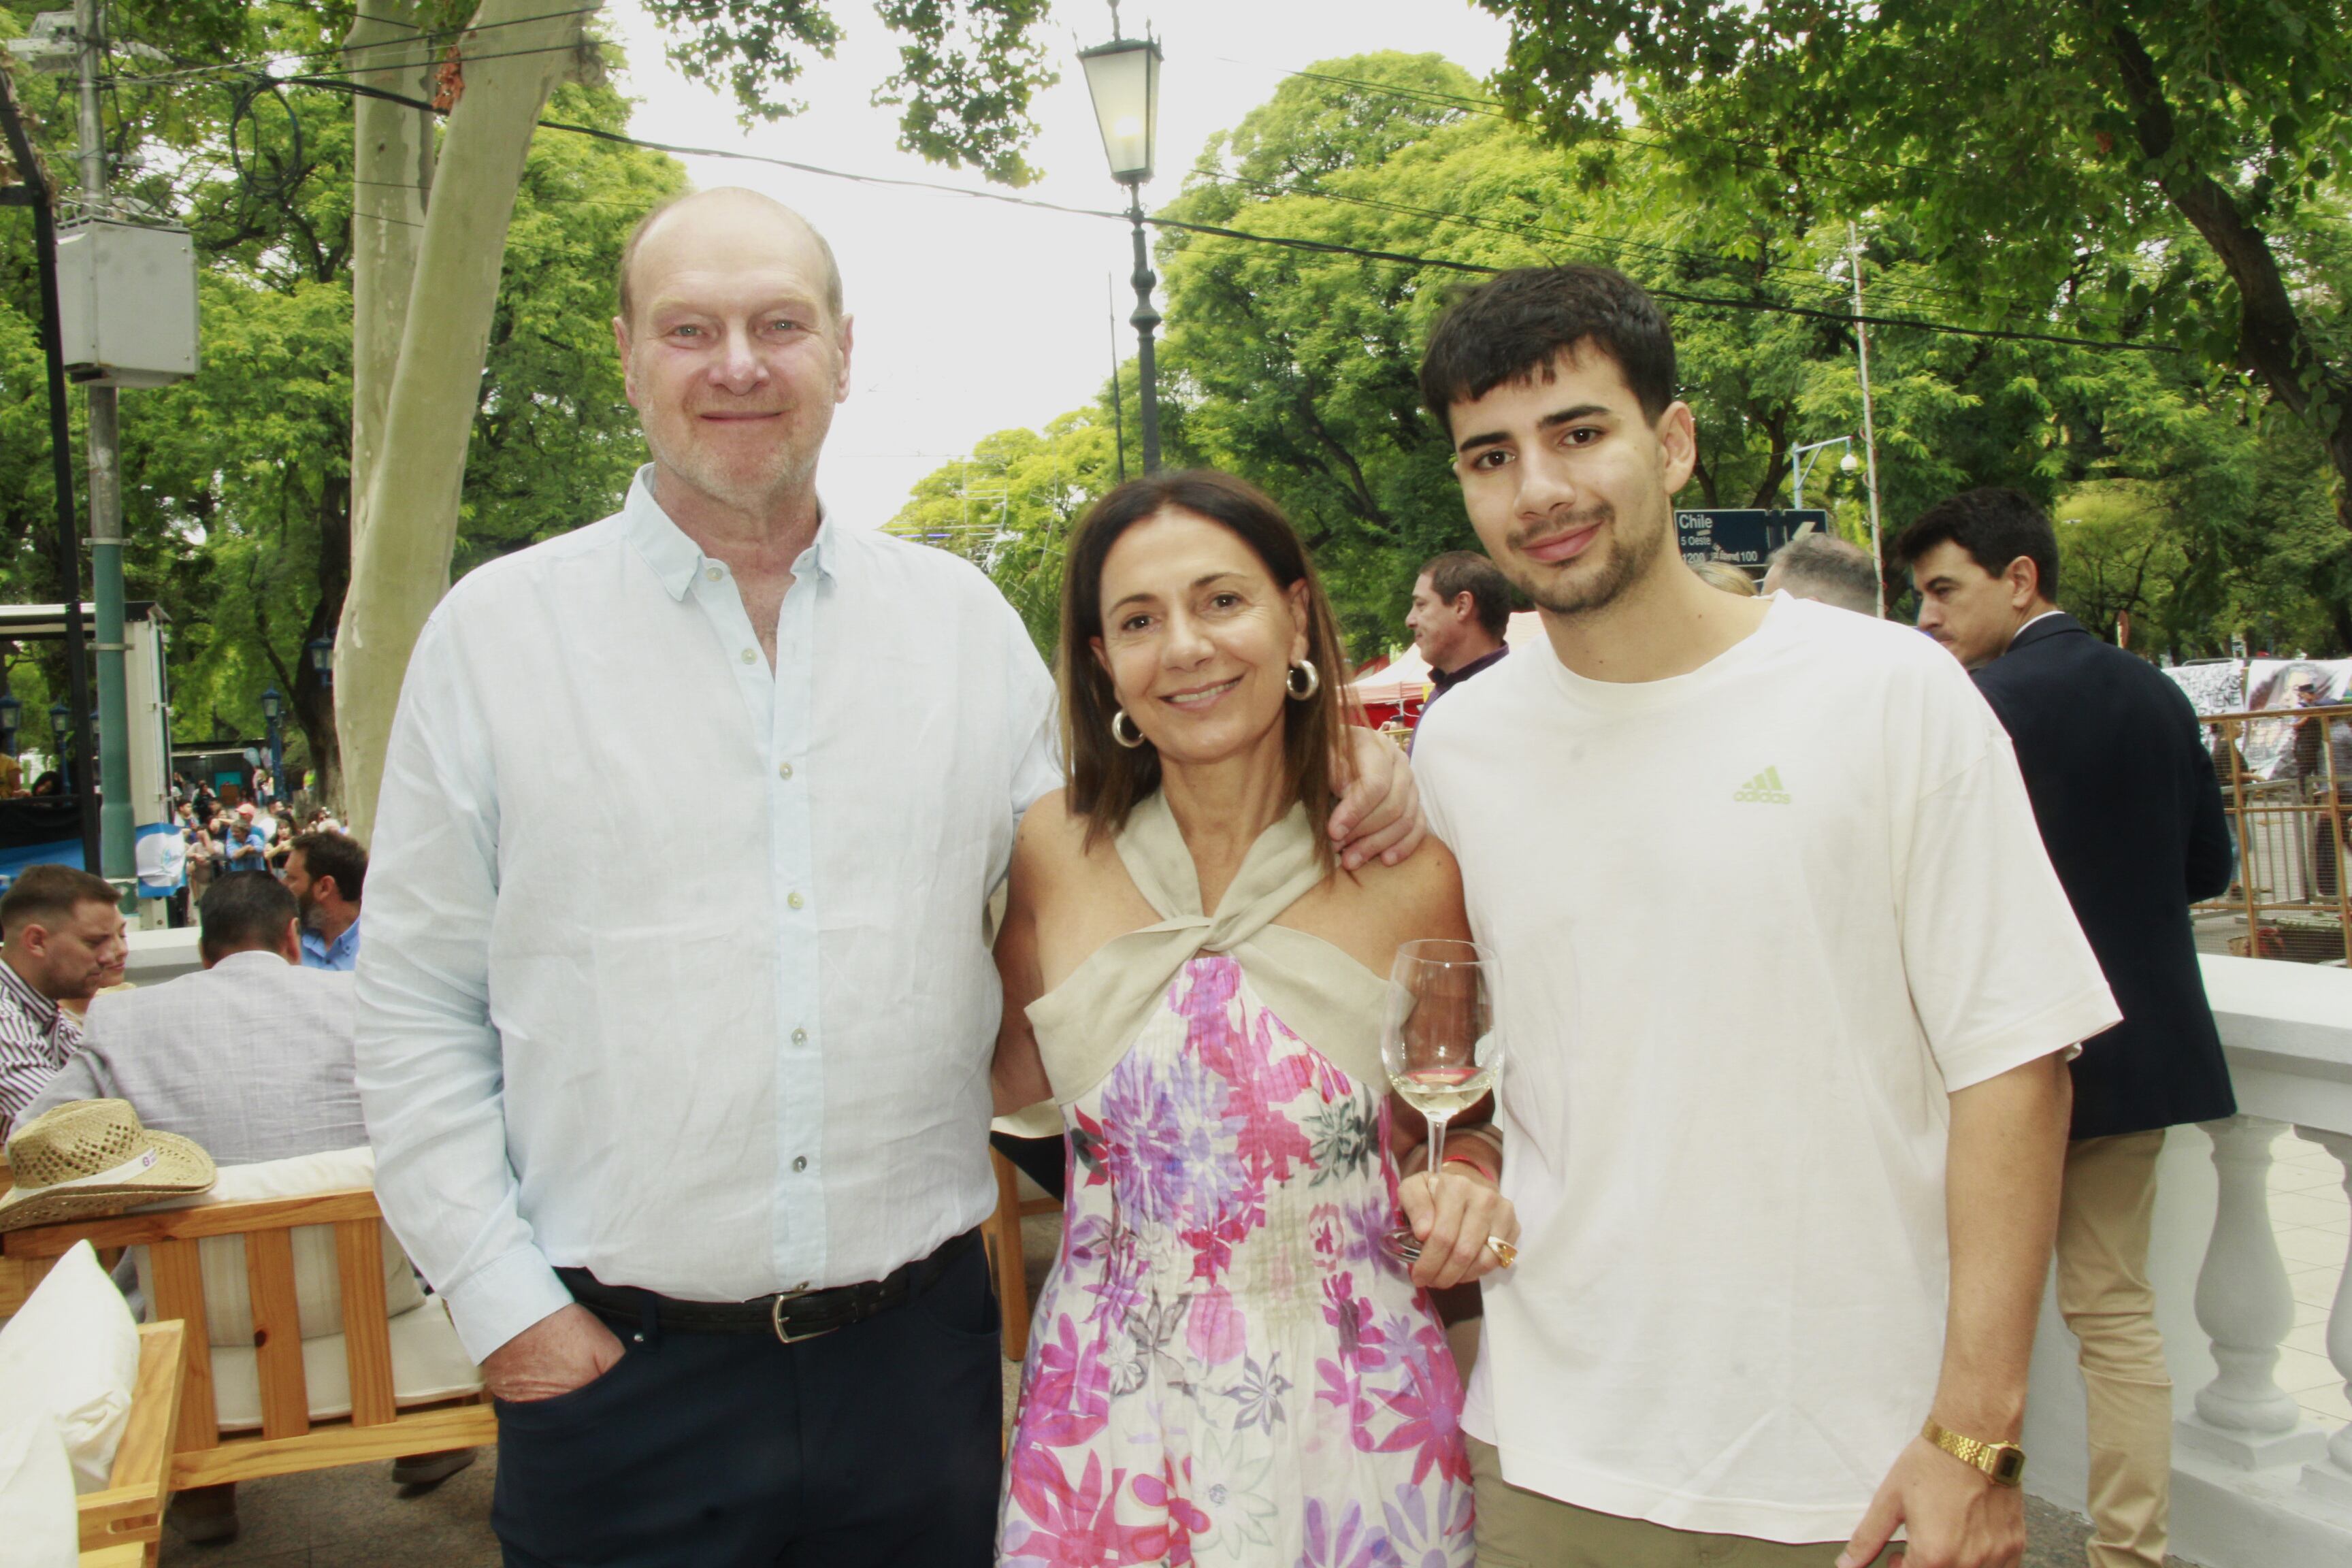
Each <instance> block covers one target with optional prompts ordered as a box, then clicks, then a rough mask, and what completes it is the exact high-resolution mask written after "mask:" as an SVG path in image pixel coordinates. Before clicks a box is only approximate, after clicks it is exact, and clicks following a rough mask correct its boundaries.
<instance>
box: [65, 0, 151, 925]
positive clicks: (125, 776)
mask: <svg viewBox="0 0 2352 1568" xmlns="http://www.w3.org/2000/svg"><path fill="white" fill-rule="evenodd" d="M74 31H75V33H76V35H77V42H78V43H79V46H80V52H79V69H80V76H81V116H80V119H81V124H80V130H81V203H82V213H83V216H86V217H94V218H95V217H103V216H105V215H106V212H107V198H106V143H105V131H104V127H103V126H102V125H101V124H100V121H99V115H98V77H99V71H100V68H101V66H102V65H103V64H104V54H105V49H104V43H105V40H104V36H103V34H102V33H101V32H100V21H99V0H74ZM84 390H85V395H86V396H88V398H89V569H90V595H91V597H92V599H93V600H94V601H95V602H96V606H97V611H98V615H97V624H96V625H95V626H93V627H92V628H91V632H92V637H91V641H92V643H93V644H94V645H95V647H96V651H97V654H98V783H99V791H100V795H99V812H98V826H99V858H100V866H101V869H102V874H103V875H105V876H107V877H110V878H116V879H121V878H129V877H133V876H136V875H137V874H138V864H137V858H136V857H137V850H136V847H135V845H134V842H133V833H132V828H131V755H130V752H129V749H128V742H129V741H130V739H131V699H130V689H129V686H128V684H127V682H126V680H125V677H124V670H123V659H122V654H123V632H122V437H121V425H120V423H119V420H118V413H119V409H118V405H117V404H116V401H115V400H116V397H117V396H118V394H117V392H116V389H115V388H114V387H112V386H109V385H102V384H98V383H95V382H93V383H92V384H90V385H89V386H88V387H87V388H85V389H84ZM74 722H75V724H76V725H77V726H79V725H80V724H82V723H84V722H86V721H85V719H84V717H83V716H82V715H81V714H79V713H77V714H75V715H74Z"/></svg>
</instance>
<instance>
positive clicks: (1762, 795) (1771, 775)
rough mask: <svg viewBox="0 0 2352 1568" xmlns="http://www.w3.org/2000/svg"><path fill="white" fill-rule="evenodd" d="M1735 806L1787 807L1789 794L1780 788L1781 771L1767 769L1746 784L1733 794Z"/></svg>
mask: <svg viewBox="0 0 2352 1568" xmlns="http://www.w3.org/2000/svg"><path fill="white" fill-rule="evenodd" d="M1731 798H1732V801H1733V802H1734V803H1735V804H1747V805H1788V804H1789V792H1788V791H1787V790H1786V789H1783V788H1782V787H1781V786H1780V769H1779V768H1766V769H1765V770H1764V771H1763V772H1762V773H1758V774H1757V775H1756V776H1755V777H1754V778H1752V779H1749V780H1748V782H1747V783H1746V784H1741V785H1740V786H1739V787H1738V789H1736V790H1733V791H1732V792H1731Z"/></svg>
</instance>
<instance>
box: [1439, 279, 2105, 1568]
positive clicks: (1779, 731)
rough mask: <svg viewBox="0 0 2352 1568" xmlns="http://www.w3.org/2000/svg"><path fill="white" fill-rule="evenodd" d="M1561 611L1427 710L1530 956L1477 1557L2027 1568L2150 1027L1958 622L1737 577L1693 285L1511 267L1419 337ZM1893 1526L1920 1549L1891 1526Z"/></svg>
mask: <svg viewBox="0 0 2352 1568" xmlns="http://www.w3.org/2000/svg"><path fill="white" fill-rule="evenodd" d="M1422 387H1423V395H1425V396H1426V397H1427V399H1428V401H1429V403H1430V406H1431V408H1432V410H1433V412H1434V413H1435V414H1436V415H1437V416H1438V417H1439V419H1440V420H1441V421H1442V422H1443V424H1444V426H1445V427H1446V428H1447V430H1448V432H1449V434H1450V437H1451V440H1452V443H1453V446H1454V451H1455V471H1456V474H1457V476H1458V477H1459V478H1460V479H1461V482H1462V491H1463V498H1464V501H1465V506H1466V508H1467V510H1468V511H1469V514H1470V521H1471V522H1472V525H1473V526H1474V527H1475V529H1476V530H1477V532H1478V536H1479V538H1480V540H1481V541H1482V542H1484V543H1485V545H1486V552H1487V553H1488V554H1489V555H1490V556H1492V557H1493V558H1494V561H1495V563H1496V565H1498V566H1499V567H1501V568H1502V570H1503V572H1504V574H1506V575H1507V576H1508V577H1509V578H1510V579H1511V580H1512V581H1513V583H1515V584H1517V586H1518V588H1519V589H1520V591H1521V592H1523V593H1525V594H1526V595H1528V598H1529V599H1531V600H1532V601H1534V603H1535V605H1537V607H1538V609H1539V610H1540V611H1541V612H1542V614H1543V620H1544V626H1545V630H1546V632H1547V634H1548V640H1547V643H1545V644H1541V645H1537V646H1535V647H1529V648H1528V649H1527V650H1525V657H1523V658H1510V659H1506V660H1504V661H1503V662H1502V664H1500V665H1499V666H1497V667H1496V668H1495V669H1494V670H1492V671H1489V672H1488V673H1487V674H1486V676H1485V677H1484V678H1483V679H1480V680H1477V681H1475V682H1473V683H1472V684H1470V685H1469V686H1466V687H1465V688H1464V689H1462V690H1461V691H1460V692H1457V693H1455V694H1454V696H1452V697H1451V698H1449V699H1448V700H1446V701H1445V702H1444V703H1443V704H1441V705H1439V706H1438V707H1437V708H1436V709H1435V710H1433V711H1432V713H1431V714H1430V716H1429V718H1428V720H1427V721H1426V722H1425V723H1424V724H1423V728H1422V731H1421V734H1420V737H1419V742H1418V744H1417V745H1416V747H1415V754H1414V760H1415V765H1416V767H1417V769H1418V770H1419V772H1420V774H1421V778H1422V787H1423V792H1424V798H1425V799H1426V800H1427V801H1428V803H1429V805H1430V811H1431V820H1432V825H1433V827H1435V829H1436V830H1437V831H1438V833H1439V834H1440V835H1441V836H1442V837H1444V839H1445V840H1446V842H1447V843H1449V844H1450V845H1452V846H1453V847H1454V853H1455V854H1456V855H1457V856H1458V857H1460V858H1461V861H1462V868H1463V875H1464V879H1465V883H1466V887H1467V892H1468V897H1469V904H1470V918H1471V922H1472V924H1473V925H1474V927H1475V929H1476V931H1477V935H1478V939H1479V940H1480V941H1481V942H1484V943H1486V944H1487V945H1488V946H1489V947H1490V948H1491V949H1492V950H1493V951H1494V952H1495V953H1496V956H1497V959H1498V967H1499V970H1500V976H1501V979H1500V990H1499V1002H1500V1007H1501V1016H1502V1027H1503V1029H1504V1031H1505V1038H1506V1039H1507V1041H1508V1044H1509V1058H1508V1068H1507V1072H1506V1073H1505V1075H1504V1088H1503V1100H1502V1111H1501V1116H1500V1118H1499V1121H1498V1125H1500V1126H1501V1127H1502V1128H1503V1130H1504V1134H1505V1137H1506V1139H1507V1144H1508V1148H1509V1162H1508V1164H1507V1168H1506V1173H1505V1176H1504V1190H1505V1192H1506V1193H1507V1194H1509V1195H1510V1196H1511V1198H1512V1199H1513V1200H1514V1202H1516V1203H1517V1205H1518V1211H1519V1214H1520V1216H1521V1218H1522V1220H1523V1222H1524V1224H1525V1227H1526V1228H1525V1235H1524V1236H1523V1237H1522V1239H1521V1248H1520V1255H1519V1259H1518V1263H1517V1267H1516V1268H1513V1269H1511V1270H1509V1271H1507V1273H1497V1274H1496V1275H1494V1276H1492V1277H1490V1278H1489V1279H1488V1281H1487V1284H1486V1325H1487V1326H1486V1342H1485V1346H1484V1349H1483V1352H1482V1355H1481V1358H1480V1362H1479V1364H1478V1367H1477V1370H1476V1372H1475V1375H1474V1378H1473V1380H1472V1384H1471V1390H1470V1402H1469V1408H1468V1411H1467V1412H1466V1414H1465V1422H1464V1425H1465V1427H1466V1428H1467V1429H1468V1431H1469V1432H1470V1433H1471V1434H1472V1436H1473V1437H1474V1439H1475V1440H1474V1442H1473V1445H1472V1456H1473V1461H1474V1464H1475V1467H1476V1468H1477V1475H1478V1526H1479V1562H1480V1563H1481V1564H1484V1565H1486V1568H1522V1565H1524V1568H1536V1565H1538V1564H1540V1565H1542V1568H1576V1565H1585V1564H1589V1565H1591V1568H1652V1565H1665V1568H1679V1565H1682V1564H1693V1565H1696V1564H1699V1563H1710V1564H1713V1563H1737V1564H1757V1565H1762V1564H1780V1563H1786V1564H1791V1565H1795V1564H1808V1565H1811V1564H1819V1565H1820V1568H1829V1565H1830V1564H1832V1563H1837V1564H1840V1565H1841V1568H1853V1564H1859V1563H1870V1562H1873V1561H1879V1560H1883V1561H1888V1562H1891V1561H1894V1560H1895V1559H1894V1553H1893V1552H1890V1551H1889V1550H1888V1542H1889V1541H1890V1540H1891V1539H1892V1537H1893V1536H1894V1535H1895V1532H1896V1531H1898V1529H1899V1530H1900V1531H1903V1532H1904V1533H1906V1534H1907V1536H1908V1538H1909V1543H1910V1544H1909V1548H1908V1550H1909V1552H1910V1564H1911V1568H2011V1565H2013V1564H2015V1563H2017V1562H2018V1560H2019V1557H2020V1555H2021V1552H2023V1549H2024V1544H2025V1524H2024V1509H2023V1501H2022V1498H2021V1494H2020V1492H2019V1491H2018V1489H2017V1488H2016V1486H2015V1479H2016V1477H2015V1472H2016V1470H2017V1468H2018V1467H2019V1461H2020V1458H2021V1457H2020V1456H2019V1455H2018V1453H2017V1450H2016V1448H2015V1447H2014V1445H2015V1442H2016V1439H2017V1436H2018V1434H2019V1428H2020V1425H2021V1420H2022V1417H2023V1415H2024V1405H2025V1383H2026V1365H2027V1360H2028V1355H2029V1352H2031V1349H2032V1338H2033V1326H2034V1320H2035V1316H2036V1311H2037V1309H2038V1307H2039V1304H2040V1301H2041V1297H2042V1278H2043V1272H2044V1269H2045V1268H2046V1267H2047V1264H2048V1261H2049V1258H2050V1251H2051V1241H2052V1236H2053V1230H2054V1226H2055V1223H2056V1215H2057V1202H2058V1184H2059V1173H2060V1170H2061V1165H2062V1162H2063V1155H2064V1151H2065V1137H2066V1116H2067V1078H2066V1073H2065V1070H2064V1068H2063V1060H2064V1058H2065V1057H2066V1055H2067V1054H2068V1053H2069V1051H2070V1048H2071V1047H2073V1046H2074V1044H2075V1043H2076V1042H2078V1041H2080V1040H2082V1039H2084V1038H2085V1037H2088V1036H2091V1035H2094V1034H2096V1033H2097V1032H2098V1031H2100V1030H2102V1029H2105V1028H2106V1027H2108V1026H2110V1025H2112V1024H2114V1023H2115V1022H2116V1017H2117V1015H2116V1008H2115V1005H2114V1003H2113V1002H2112V1000H2111V999H2110V997H2109V996H2108V994H2107V989H2106V985H2105V982H2104V981H2103V980H2102V979H2101V977H2100V972H2099V968H2098V964H2097V963H2096V961H2095V959H2094V958H2093V956H2092V953H2091V951H2090V948H2089V946H2088V945H2087V944H2086V943H2085V942H2084V939H2083V936H2082V933H2081V931H2079V930H2078V929H2077V927H2076V925H2075V923H2074V915H2073V913H2072V911H2071V910H2070V909H2069V907H2068V905H2067V902H2066V898H2065V894H2064V892H2063V889H2061V888H2060V886H2059V884H2058V881H2057V879H2056V877H2055V876H2054V875H2053V872H2052V871H2051V868H2050V864H2049V861H2048V858H2046V856H2045V854H2044V852H2043V850H2042V841H2041V838H2040V836H2039V835H2038V834H2037V832H2036V831H2035V828H2034V823H2033V816H2032V808H2031V806H2030V805H2029V804H2028V801H2027V798H2026V795H2025V790H2024V786H2023V784H2022V783H2021V781H2020V779H2019V776H2018V771H2017V765H2016V763H2015V760H2014V759H2013V757H2012V756H2011V752H2010V749H2009V742H2008V740H2007V738H2006V737H2005V736H2004V734H2003V733H2002V731H2001V729H2000V725H1999V724H1998V723H1997V722H1996V721H1995V720H1994V718H1993V716H1992V714H1991V712H1990V710H1988V709H1987V708H1986V706H1985V703H1984V700H1982V699H1981V698H1980V697H1979V696H1978V695H1977V692H1976V691H1975V689H1974V688H1973V687H1971V685H1970V684H1969V680H1968V679H1967V677H1966V675H1965V674H1964V673H1963V672H1962V671H1961V670H1960V669H1959V668H1958V666H1957V665H1955V664H1954V663H1953V662H1952V661H1951V659H1950V658H1948V657H1947V656H1946V655H1945V654H1944V653H1943V652H1942V651H1941V650H1940V649H1939V648H1937V647H1936V646H1935V645H1934V644H1933V643H1931V642H1929V641H1928V640H1927V639H1926V638H1925V637H1920V636H1918V635H1917V634H1916V633H1914V632H1911V631H1908V630H1905V629H1903V628H1900V627H1897V626H1893V625H1890V624H1888V623H1886V622H1884V621H1880V620H1877V619H1874V618H1872V617H1867V616H1855V615H1853V614H1850V613H1848V612H1845V611H1842V610H1836V609H1832V608H1830V607H1828V606H1825V605H1814V604H1810V603H1806V602H1804V601H1801V600H1795V599H1791V598H1790V597H1788V596H1787V595H1777V596H1775V597H1773V598H1771V599H1769V600H1763V599H1740V598H1737V597H1734V596H1733V595H1728V594H1722V593H1717V592H1716V591H1715V590H1714V589H1712V588H1709V587H1708V586H1706V584H1704V583H1702V582H1701V581H1700V580H1699V579H1698V578H1697V577H1696V576H1695V575H1694V574H1692V573H1691V572H1690V570H1689V569H1688V568H1687V567H1685V565H1684V563H1682V561H1681V560H1680V558H1679V557H1678V556H1677V554H1676V552H1675V522H1674V510H1673V497H1674V495H1675V491H1677V490H1679V489H1681V488H1682V487H1683V485H1684V483H1685V481H1686V480H1687V479H1689V478H1690V475H1691V471H1692V468H1693V466H1694V463H1695V460H1696V434H1695V432H1694V429H1693V426H1692V419H1691V412H1690V410H1689V409H1688V408H1687V407H1686V406H1685V405H1683V404H1681V403H1680V402H1677V401H1675V397H1674V390H1675V368H1674V344H1673V340H1672V337H1671V335H1670V334H1669V332H1668V331H1667V328H1666V325H1665V322H1664V318H1663V317H1662V316H1661V315H1660V314H1659V312H1658V310H1657V307H1656V305H1655V304H1654V302H1653V301H1652V300H1650V299H1649V297H1648V296H1647V295H1646V294H1644V293H1643V291H1642V290H1641V289H1639V288H1638V287H1637V286H1635V285H1634V284H1633V283H1632V282H1631V281H1630V280H1628V279H1625V278H1623V277H1622V276H1621V275H1619V274H1617V273H1614V272H1611V271H1608V270H1606V269H1604V268H1556V269H1547V270H1542V271H1529V272H1518V273H1510V274H1506V275H1505V276H1503V277H1500V278H1497V279H1495V280H1494V281H1493V282H1491V283H1488V284H1486V285H1485V286H1484V287H1482V288H1481V289H1478V290H1477V291H1476V292H1475V293H1473V294H1471V295H1469V296H1467V297H1466V298H1465V299H1464V300H1461V301H1460V302H1458V303H1457V304H1455V305H1454V307H1453V308H1452V309H1451V310H1449V311H1448V312H1447V313H1446V315H1445V316H1444V318H1442V319H1441V320H1440V321H1439V322H1438V324H1437V326H1436V328H1435V329H1434V331H1433V333H1432V337H1431V342H1430V347H1429V351H1428V354H1427V357H1426V360H1425V363H1424V364H1423V371H1422ZM1882 1552H1885V1553H1886V1555H1885V1558H1884V1559H1882V1558H1881V1553H1882Z"/></svg>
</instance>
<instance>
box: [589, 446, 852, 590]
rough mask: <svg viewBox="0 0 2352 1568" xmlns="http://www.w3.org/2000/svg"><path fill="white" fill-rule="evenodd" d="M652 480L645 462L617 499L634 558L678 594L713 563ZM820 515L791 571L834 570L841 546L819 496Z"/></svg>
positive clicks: (827, 573) (651, 469)
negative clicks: (657, 493) (671, 511)
mask: <svg viewBox="0 0 2352 1568" xmlns="http://www.w3.org/2000/svg"><path fill="white" fill-rule="evenodd" d="M653 481H654V466H653V465H652V464H651V463H647V464H646V466H645V467H643V468H639V469H638V470H637V477H636V478H635V479H632V480H631V481H630V482H629V499H628V500H625V501H624V502H623V503H622V504H621V515H622V516H623V517H624V518H625V520H626V527H627V530H628V535H629V543H630V544H631V546H633V547H634V548H635V551H636V552H637V556H638V558H639V559H640V560H642V561H643V562H645V563H646V565H648V566H650V567H652V568H653V573H654V576H655V578H656V580H657V581H658V582H659V583H660V584H661V585H662V591H663V592H664V593H666V594H667V595H669V596H670V597H671V598H673V599H681V600H682V599H684V598H685V597H686V594H687V590H688V589H689V588H691V587H693V586H694V577H695V574H696V573H698V572H700V571H701V570H702V569H703V568H704V566H706V565H709V564H716V563H715V562H713V561H712V560H711V558H710V557H709V556H707V555H705V554H703V552H702V547H701V546H700V545H698V544H697V543H695V542H694V541H693V540H691V539H688V537H687V536H686V531H685V530H684V529H682V528H680V527H678V525H677V523H675V522H672V521H670V517H669V513H667V512H666V511H664V510H662V509H661V503H660V502H659V501H657V500H654V482H653ZM818 515H819V521H818V522H817V530H816V539H815V541H814V542H813V543H811V544H810V545H809V547H808V548H807V549H806V550H803V551H802V552H801V555H800V559H799V560H797V561H795V562H793V574H795V575H799V574H803V573H805V572H814V573H816V574H819V575H820V576H825V577H830V576H832V575H833V574H834V568H835V560H834V556H835V552H838V551H839V550H840V548H841V546H840V544H839V542H837V541H836V539H835V532H836V531H835V528H834V525H833V520H832V519H831V518H828V517H825V516H824V503H823V502H822V501H820V502H819V503H818Z"/></svg>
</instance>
